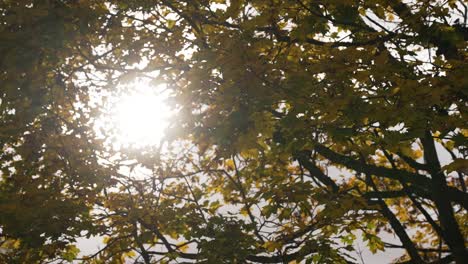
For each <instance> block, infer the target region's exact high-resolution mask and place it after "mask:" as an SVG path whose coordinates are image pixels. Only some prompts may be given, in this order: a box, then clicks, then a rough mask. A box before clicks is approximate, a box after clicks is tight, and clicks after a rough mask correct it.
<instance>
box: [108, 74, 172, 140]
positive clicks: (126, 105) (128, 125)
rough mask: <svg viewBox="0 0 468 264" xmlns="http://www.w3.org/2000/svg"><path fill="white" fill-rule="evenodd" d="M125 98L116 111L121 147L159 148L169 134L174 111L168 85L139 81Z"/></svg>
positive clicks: (122, 98)
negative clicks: (169, 124) (169, 122)
mask: <svg viewBox="0 0 468 264" xmlns="http://www.w3.org/2000/svg"><path fill="white" fill-rule="evenodd" d="M130 90H131V91H129V92H128V93H124V94H123V95H121V96H120V97H119V98H118V99H117V100H116V104H115V108H114V109H113V118H112V119H113V123H114V127H115V128H116V132H117V136H116V138H117V141H118V142H117V143H119V144H120V145H121V146H135V147H143V146H149V145H157V144H159V143H160V141H161V139H162V138H163V136H164V134H165V129H166V128H167V126H168V121H169V120H168V118H169V117H170V114H171V111H170V108H169V106H168V104H167V102H166V101H167V97H168V96H167V93H165V91H166V89H165V85H159V86H156V87H154V86H151V85H149V84H148V83H145V82H141V81H139V82H135V83H134V84H132V87H131V89H130Z"/></svg>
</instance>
